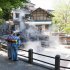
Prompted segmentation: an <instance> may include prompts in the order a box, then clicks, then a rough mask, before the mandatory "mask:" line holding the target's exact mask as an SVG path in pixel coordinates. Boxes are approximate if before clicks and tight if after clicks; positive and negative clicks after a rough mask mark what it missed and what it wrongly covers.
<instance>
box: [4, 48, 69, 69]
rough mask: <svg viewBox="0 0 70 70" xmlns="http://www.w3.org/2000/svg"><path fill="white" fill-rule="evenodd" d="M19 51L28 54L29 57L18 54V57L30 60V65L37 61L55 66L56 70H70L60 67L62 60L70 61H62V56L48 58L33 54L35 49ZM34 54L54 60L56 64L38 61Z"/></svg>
mask: <svg viewBox="0 0 70 70" xmlns="http://www.w3.org/2000/svg"><path fill="white" fill-rule="evenodd" d="M19 50H21V51H25V52H28V56H24V55H21V54H18V55H19V56H22V57H26V58H28V63H30V64H32V63H33V60H36V61H40V62H43V63H46V64H49V65H52V66H54V70H60V68H64V69H70V67H65V66H60V61H61V60H62V61H70V60H67V59H61V58H60V55H56V56H55V57H52V56H47V55H43V54H39V53H36V52H33V49H29V50H28V51H27V50H23V49H19ZM3 51H4V50H3ZM33 54H36V55H40V56H44V57H48V58H51V59H54V60H55V64H52V63H49V62H45V61H42V60H39V59H36V58H33Z"/></svg>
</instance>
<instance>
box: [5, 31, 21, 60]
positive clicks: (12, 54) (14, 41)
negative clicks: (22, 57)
mask: <svg viewBox="0 0 70 70" xmlns="http://www.w3.org/2000/svg"><path fill="white" fill-rule="evenodd" d="M6 41H7V46H8V58H9V59H11V60H13V61H17V50H18V46H20V38H19V34H17V36H16V35H14V34H13V32H12V31H11V32H10V34H9V36H8V38H7V39H6Z"/></svg>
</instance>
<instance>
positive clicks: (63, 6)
mask: <svg viewBox="0 0 70 70" xmlns="http://www.w3.org/2000/svg"><path fill="white" fill-rule="evenodd" d="M53 15H54V16H55V17H53V23H54V24H56V25H57V27H58V31H59V32H65V33H70V27H69V25H70V4H69V3H60V4H59V5H58V6H57V8H56V9H55V11H54V12H53Z"/></svg>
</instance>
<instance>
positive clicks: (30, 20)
mask: <svg viewBox="0 0 70 70" xmlns="http://www.w3.org/2000/svg"><path fill="white" fill-rule="evenodd" d="M52 17H53V15H52V14H51V13H50V12H48V10H44V9H42V8H37V9H36V10H34V11H32V12H31V13H30V15H26V21H25V23H26V24H29V25H34V26H36V27H37V28H38V30H39V31H40V32H46V31H48V29H49V26H50V25H51V24H52Z"/></svg>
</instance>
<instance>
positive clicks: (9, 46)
mask: <svg viewBox="0 0 70 70" xmlns="http://www.w3.org/2000/svg"><path fill="white" fill-rule="evenodd" d="M12 38H13V31H9V35H8V37H7V39H6V41H7V49H8V59H12V50H11V46H12V43H11V40H12Z"/></svg>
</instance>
